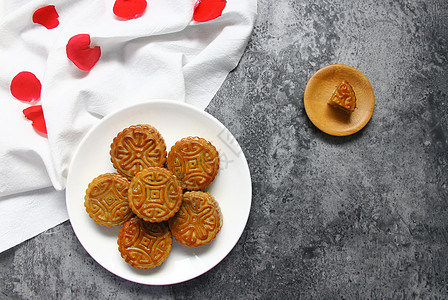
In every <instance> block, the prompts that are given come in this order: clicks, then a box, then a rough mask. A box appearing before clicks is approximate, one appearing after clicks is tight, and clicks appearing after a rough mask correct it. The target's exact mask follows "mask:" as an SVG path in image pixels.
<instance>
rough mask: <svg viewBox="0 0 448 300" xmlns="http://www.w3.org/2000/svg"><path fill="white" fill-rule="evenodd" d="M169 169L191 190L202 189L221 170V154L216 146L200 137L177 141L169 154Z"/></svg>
mask: <svg viewBox="0 0 448 300" xmlns="http://www.w3.org/2000/svg"><path fill="white" fill-rule="evenodd" d="M167 167H168V169H169V170H170V171H171V172H173V173H174V175H176V177H177V178H179V179H180V181H181V182H182V186H183V187H184V188H185V189H187V190H190V191H196V190H202V189H204V188H206V187H207V186H209V185H210V184H211V183H212V181H213V180H214V179H215V177H216V175H217V174H218V170H219V154H218V151H217V150H216V148H215V146H213V145H212V143H210V142H209V141H207V140H206V139H204V138H200V137H187V138H183V139H181V140H180V141H177V142H176V143H175V144H174V145H173V146H172V147H171V150H170V152H169V154H168V159H167Z"/></svg>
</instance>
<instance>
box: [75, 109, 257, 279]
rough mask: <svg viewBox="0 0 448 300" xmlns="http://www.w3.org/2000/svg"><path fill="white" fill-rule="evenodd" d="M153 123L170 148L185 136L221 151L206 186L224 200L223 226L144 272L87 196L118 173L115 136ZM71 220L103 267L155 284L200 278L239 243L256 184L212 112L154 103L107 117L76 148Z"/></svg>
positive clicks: (176, 248) (234, 143) (178, 247)
mask: <svg viewBox="0 0 448 300" xmlns="http://www.w3.org/2000/svg"><path fill="white" fill-rule="evenodd" d="M142 123H144V124H151V125H153V126H154V127H156V128H157V129H158V130H159V131H160V133H161V134H162V136H163V137H164V139H165V142H166V144H167V148H168V149H167V150H169V149H170V148H171V146H172V145H174V143H175V142H176V141H178V140H180V139H181V138H183V137H186V136H190V135H192V136H200V137H203V138H205V139H207V140H209V141H211V142H212V143H213V144H214V145H215V147H216V148H217V149H218V151H219V154H220V170H219V173H218V175H217V177H216V178H215V180H214V181H213V183H212V184H211V185H210V186H209V188H208V189H207V190H208V192H209V193H210V194H211V195H213V196H214V197H215V199H216V200H217V201H218V202H219V205H220V207H221V211H222V214H223V227H222V229H221V231H220V232H219V234H218V236H217V237H216V239H215V240H214V241H212V242H211V243H210V244H208V245H205V246H202V247H198V248H189V247H186V246H183V245H181V244H180V243H178V242H177V241H175V240H174V241H173V247H172V249H171V252H170V255H169V256H168V258H167V260H166V261H165V262H164V263H163V264H162V265H161V266H159V267H157V268H154V269H149V270H139V269H136V268H133V267H131V266H130V265H128V264H127V263H126V262H125V261H124V259H123V258H122V257H121V256H120V253H119V251H118V245H117V236H118V232H119V227H116V228H108V227H103V226H100V225H98V224H96V223H95V222H93V220H92V219H90V217H89V215H88V214H87V213H86V211H85V208H84V195H85V190H86V188H87V186H88V184H89V182H90V181H91V180H92V179H93V178H95V177H96V176H98V175H100V174H102V173H106V172H114V171H115V170H114V168H113V166H112V163H111V162H110V157H109V150H110V144H111V143H112V140H113V138H114V137H115V136H116V135H117V134H118V132H120V131H121V130H123V129H124V128H126V127H128V126H131V125H133V124H142ZM66 199H67V209H68V214H69V217H70V222H71V224H72V226H73V229H74V231H75V233H76V236H77V237H78V239H79V241H80V242H81V244H82V245H83V247H84V248H85V249H86V251H87V252H88V253H89V254H90V255H91V256H92V257H93V258H94V259H95V260H96V261H97V262H98V263H99V264H100V265H102V266H103V267H104V268H106V269H107V270H109V271H110V272H112V273H114V274H116V275H117V276H120V277H122V278H124V279H127V280H130V281H133V282H138V283H142V284H150V285H165V284H174V283H179V282H183V281H186V280H190V279H192V278H195V277H197V276H199V275H201V274H203V273H205V272H207V271H208V270H210V269H211V268H213V267H214V266H216V265H217V264H218V263H219V262H220V261H221V260H222V259H223V258H224V257H225V256H226V255H227V254H228V253H229V252H230V251H231V250H232V248H233V247H234V246H235V244H236V243H237V241H238V239H239V238H240V236H241V234H242V233H243V230H244V227H245V226H246V222H247V219H248V217H249V211H250V206H251V200H252V184H251V179H250V173H249V168H248V165H247V161H246V158H245V157H244V154H243V151H242V150H241V148H240V146H239V144H238V142H237V141H236V139H235V138H234V137H233V135H232V134H231V133H230V132H229V131H228V130H227V129H226V127H225V126H224V125H223V124H221V123H220V122H219V121H218V120H217V119H215V118H214V117H213V116H211V115H210V114H208V113H206V112H204V111H201V110H199V109H196V108H194V107H192V106H190V105H187V104H184V103H180V102H177V101H151V102H146V103H142V104H138V105H135V106H131V107H128V108H124V109H122V110H120V111H118V112H116V113H113V114H110V115H108V116H107V117H105V118H103V119H102V120H101V121H100V122H99V123H98V125H97V126H95V127H94V128H93V129H92V130H91V131H90V132H89V133H88V134H87V135H86V136H85V138H84V139H83V140H82V142H81V144H80V145H79V147H78V149H77V150H76V152H75V154H74V157H73V160H72V163H71V166H70V170H69V174H68V179H67V189H66Z"/></svg>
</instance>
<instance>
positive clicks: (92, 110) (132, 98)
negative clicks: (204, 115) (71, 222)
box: [0, 0, 257, 252]
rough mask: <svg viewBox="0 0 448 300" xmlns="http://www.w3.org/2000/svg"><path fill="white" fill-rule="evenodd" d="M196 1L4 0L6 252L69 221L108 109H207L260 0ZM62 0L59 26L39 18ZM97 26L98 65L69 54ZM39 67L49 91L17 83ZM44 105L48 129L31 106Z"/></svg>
mask: <svg viewBox="0 0 448 300" xmlns="http://www.w3.org/2000/svg"><path fill="white" fill-rule="evenodd" d="M195 2H196V0H148V6H147V8H146V10H145V13H144V14H143V15H142V16H141V17H139V18H137V19H132V20H127V21H125V20H120V19H118V18H117V17H116V16H115V15H114V14H113V10H112V8H113V5H114V0H78V1H72V0H54V1H53V2H49V1H41V0H34V1H29V0H28V1H23V0H22V1H17V0H4V1H1V0H0V9H2V11H1V21H0V37H1V38H0V66H1V67H0V101H1V102H0V103H1V105H2V112H3V113H2V118H1V119H0V122H1V123H0V125H1V126H0V178H1V179H2V180H1V181H0V252H1V251H4V250H6V249H8V248H10V247H12V246H14V245H16V244H18V243H20V242H22V241H24V240H26V239H28V238H31V237H33V236H35V235H37V234H39V233H41V232H43V231H45V230H47V229H49V228H51V227H53V226H55V225H57V224H59V223H61V222H63V221H65V220H67V218H68V216H67V212H66V207H65V202H64V192H63V190H64V189H65V184H66V177H67V174H68V166H69V164H70V161H71V157H72V155H73V152H74V149H76V147H77V146H78V144H79V142H80V141H81V139H82V138H83V136H84V135H85V134H86V133H87V131H88V130H89V129H90V128H91V127H92V126H94V125H95V124H96V123H97V122H99V121H100V120H101V118H102V117H104V116H106V115H107V114H109V113H111V112H113V111H115V110H117V109H118V108H121V107H125V106H128V105H132V104H135V103H138V102H143V101H150V100H154V99H169V100H173V101H184V102H187V103H190V104H192V105H195V106H197V107H199V108H202V109H204V108H205V107H206V106H207V105H208V103H209V102H210V100H211V99H212V98H213V96H214V95H215V93H216V91H217V90H218V89H219V87H220V86H221V84H222V82H223V81H224V80H225V77H226V76H227V74H228V72H229V71H231V70H232V69H233V68H235V67H236V65H237V64H238V62H239V60H240V58H241V55H242V54H243V52H244V49H245V47H246V45H247V41H248V39H249V37H250V34H251V32H252V29H253V26H254V22H255V17H256V9H257V8H256V0H228V1H227V5H226V7H225V9H224V11H223V14H222V16H220V17H219V18H217V19H214V20H211V21H209V22H204V23H197V22H194V21H192V14H193V9H194V4H195ZM45 5H55V7H56V10H57V12H58V14H59V22H60V23H59V26H57V27H56V28H54V29H50V30H48V29H46V28H45V27H43V26H42V25H39V24H35V23H33V22H32V15H33V12H34V11H35V10H36V9H38V8H40V7H43V6H45ZM77 34H89V35H90V37H91V44H92V46H100V47H101V57H100V59H99V61H98V62H97V63H96V65H95V66H94V67H93V68H92V69H91V70H90V71H82V70H80V69H78V68H77V67H76V66H75V65H74V64H73V63H72V62H71V61H70V60H69V59H68V58H67V54H66V45H67V42H68V40H69V39H70V38H71V37H72V36H74V35H77ZM21 71H29V72H32V73H34V74H35V75H36V76H37V77H38V78H39V79H40V81H41V83H42V93H41V99H40V100H39V101H38V102H37V103H26V102H22V101H19V100H17V99H15V98H14V97H13V96H12V95H11V92H10V83H11V80H12V78H13V77H14V76H15V75H16V74H18V73H19V72H21ZM35 104H41V105H42V107H43V111H44V115H45V120H46V124H47V131H48V136H44V135H40V134H38V133H37V132H36V131H35V130H34V129H33V127H32V126H31V122H30V121H29V120H27V119H25V117H24V115H23V113H22V110H23V109H25V108H27V107H29V106H32V105H35Z"/></svg>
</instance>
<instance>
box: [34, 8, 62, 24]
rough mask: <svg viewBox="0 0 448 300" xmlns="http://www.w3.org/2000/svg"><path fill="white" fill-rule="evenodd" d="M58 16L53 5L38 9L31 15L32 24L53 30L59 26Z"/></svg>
mask: <svg viewBox="0 0 448 300" xmlns="http://www.w3.org/2000/svg"><path fill="white" fill-rule="evenodd" d="M58 18H59V15H58V12H57V11H56V8H55V7H54V5H48V6H44V7H41V8H39V9H38V10H36V11H35V12H34V14H33V22H34V23H37V24H40V25H43V26H45V28H47V29H52V28H55V27H57V26H58V25H59V20H58Z"/></svg>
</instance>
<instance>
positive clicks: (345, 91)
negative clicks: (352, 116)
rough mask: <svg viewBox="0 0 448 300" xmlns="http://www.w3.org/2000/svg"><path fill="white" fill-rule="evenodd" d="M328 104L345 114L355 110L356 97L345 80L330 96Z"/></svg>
mask: <svg viewBox="0 0 448 300" xmlns="http://www.w3.org/2000/svg"><path fill="white" fill-rule="evenodd" d="M328 104H329V105H331V106H332V107H335V108H339V109H341V110H343V111H345V112H347V113H352V112H353V111H354V110H355V108H356V95H355V91H354V90H353V87H352V86H351V85H350V84H349V83H348V82H347V81H346V80H342V82H341V83H340V84H339V85H338V87H337V88H336V90H335V91H334V92H333V95H331V98H330V100H329V101H328Z"/></svg>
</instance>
